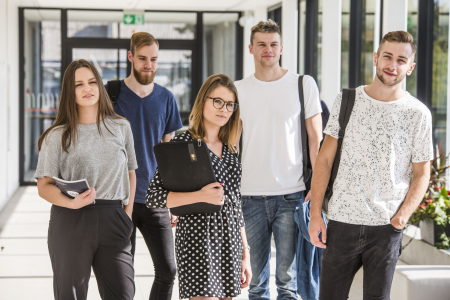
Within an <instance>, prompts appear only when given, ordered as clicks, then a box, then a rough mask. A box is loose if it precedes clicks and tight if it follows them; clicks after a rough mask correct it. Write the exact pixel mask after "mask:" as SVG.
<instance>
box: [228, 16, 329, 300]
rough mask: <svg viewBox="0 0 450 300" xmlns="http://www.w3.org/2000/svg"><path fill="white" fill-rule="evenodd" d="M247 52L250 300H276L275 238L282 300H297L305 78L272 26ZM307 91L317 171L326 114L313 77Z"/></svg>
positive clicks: (242, 90)
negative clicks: (250, 62) (285, 62)
mask: <svg viewBox="0 0 450 300" xmlns="http://www.w3.org/2000/svg"><path fill="white" fill-rule="evenodd" d="M249 49H250V53H251V54H253V57H254V60H255V73H254V74H253V75H251V76H249V77H247V78H245V79H243V80H241V81H237V82H236V88H237V90H238V96H239V105H240V111H241V112H240V113H241V120H242V126H243V135H242V139H243V141H242V142H243V145H242V183H241V193H242V210H243V213H244V220H245V224H246V227H245V228H246V233H247V239H248V243H249V246H250V247H251V253H252V255H251V258H250V260H251V267H252V272H253V277H252V280H251V282H250V289H249V299H270V295H269V279H270V267H269V261H270V256H271V238H272V233H273V236H274V240H275V247H276V270H275V282H276V285H277V290H278V297H277V299H283V300H284V299H297V295H296V292H297V283H296V274H297V270H296V266H295V265H296V264H295V260H294V257H295V234H296V224H295V221H294V213H295V208H296V207H297V206H298V205H299V204H301V203H303V201H304V200H305V196H306V195H304V193H303V191H304V190H305V183H304V182H303V178H302V172H303V171H302V167H303V165H302V162H303V157H302V143H301V128H300V110H301V109H303V107H300V99H299V93H298V77H299V75H298V74H295V73H293V72H291V71H288V70H285V69H282V68H281V67H280V65H279V60H280V55H281V53H282V50H283V46H282V45H281V35H280V29H279V27H278V25H277V24H276V23H275V22H273V21H272V20H268V21H267V22H259V23H258V24H257V25H256V26H254V27H253V28H252V32H251V37H250V45H249ZM303 90H304V99H305V106H306V109H305V117H306V129H307V132H308V137H309V150H310V153H311V154H310V157H311V162H312V165H313V166H314V163H315V160H316V157H317V153H318V150H319V145H320V140H321V139H322V118H321V114H320V113H321V112H322V109H321V105H320V100H319V91H318V88H317V85H316V82H315V81H314V79H313V78H312V77H310V76H304V78H303ZM308 198H309V195H308V196H306V199H308Z"/></svg>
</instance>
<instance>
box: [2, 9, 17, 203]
mask: <svg viewBox="0 0 450 300" xmlns="http://www.w3.org/2000/svg"><path fill="white" fill-rule="evenodd" d="M18 22H19V21H18V8H17V5H16V4H15V2H14V0H0V41H2V42H1V43H0V107H1V109H0V141H1V143H0V166H1V167H0V211H1V210H2V208H3V207H4V205H5V204H6V203H7V201H8V200H9V199H10V197H11V196H12V195H13V193H14V192H15V190H16V189H17V187H18V185H19V161H18V158H19V149H18V148H19V138H18V136H19V122H18V118H19V107H18V106H19V105H18V104H19V99H18V92H19V86H18V77H19V74H18V65H19V62H18V58H19V54H18V51H17V47H18V41H19V30H18V26H17V24H18Z"/></svg>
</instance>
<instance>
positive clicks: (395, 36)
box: [377, 30, 417, 55]
mask: <svg viewBox="0 0 450 300" xmlns="http://www.w3.org/2000/svg"><path fill="white" fill-rule="evenodd" d="M386 42H396V43H407V44H410V45H411V49H412V54H413V55H414V54H415V53H416V50H417V46H416V43H415V42H414V38H413V36H412V35H411V34H410V33H409V32H406V31H401V30H399V31H391V32H388V33H386V34H385V35H384V36H383V38H382V39H381V42H380V46H378V50H377V54H378V55H380V53H379V52H380V49H381V46H382V45H383V44H384V43H386Z"/></svg>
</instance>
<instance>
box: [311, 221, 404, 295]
mask: <svg viewBox="0 0 450 300" xmlns="http://www.w3.org/2000/svg"><path fill="white" fill-rule="evenodd" d="M402 236H403V231H402V230H399V229H396V228H395V227H394V226H392V225H391V224H387V225H383V226H364V225H352V224H346V223H341V222H336V221H332V220H330V222H329V223H328V228H327V248H326V249H325V250H324V252H323V256H322V270H321V272H320V296H319V299H320V300H345V299H348V294H349V292H350V287H351V285H352V282H353V278H354V277H355V274H356V272H358V270H359V269H360V268H361V266H362V267H363V270H364V279H363V282H364V283H363V284H364V288H363V299H364V300H369V299H370V300H375V299H377V300H389V299H390V292H391V284H392V278H393V277H394V271H395V266H396V264H397V261H398V257H399V256H400V254H401V249H402Z"/></svg>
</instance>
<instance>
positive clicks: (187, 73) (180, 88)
mask: <svg viewBox="0 0 450 300" xmlns="http://www.w3.org/2000/svg"><path fill="white" fill-rule="evenodd" d="M191 71H192V51H191V50H159V56H158V71H157V72H156V75H155V79H154V80H155V82H156V83H158V84H159V85H162V86H163V87H165V88H167V89H168V90H169V91H171V92H172V93H173V95H174V97H175V99H176V100H177V105H178V110H179V111H180V112H190V111H191V108H192V107H191V102H190V100H191ZM183 121H184V120H183Z"/></svg>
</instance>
